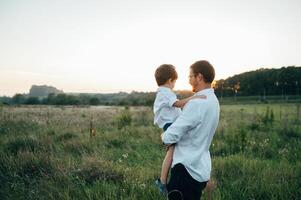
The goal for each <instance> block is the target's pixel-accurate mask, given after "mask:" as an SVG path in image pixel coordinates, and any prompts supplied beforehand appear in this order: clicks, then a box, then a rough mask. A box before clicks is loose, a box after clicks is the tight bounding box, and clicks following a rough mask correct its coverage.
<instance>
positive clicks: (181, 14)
mask: <svg viewBox="0 0 301 200" xmlns="http://www.w3.org/2000/svg"><path fill="white" fill-rule="evenodd" d="M300 10H301V1H300V0H285V1H284V0H252V1H245V0H227V1H222V0H220V1H218V0H185V1H183V0H181V1H180V0H148V1H146V0H97V1H96V0H81V1H79V0H26V1H24V0H0V96H3V95H6V96H12V95H14V94H16V93H28V92H29V89H30V87H31V85H34V84H35V85H44V84H46V85H51V86H54V87H57V88H58V89H61V90H63V91H64V92H87V93H110V92H119V91H125V92H131V91H155V90H156V88H157V85H156V82H155V79H154V72H155V70H156V68H157V67H158V66H159V65H161V64H163V63H168V64H173V65H174V66H175V67H176V69H177V71H178V74H179V79H178V81H177V83H176V87H175V89H177V90H182V89H191V87H190V86H189V84H188V74H189V66H190V65H191V64H192V63H194V62H195V61H197V60H208V61H209V62H210V63H211V64H212V65H213V66H214V68H215V71H216V80H219V79H222V78H223V79H225V78H227V77H229V76H233V75H235V74H239V73H242V72H246V71H251V70H256V69H258V68H262V67H264V68H280V67H282V66H291V65H295V66H301V37H300V35H301V12H300Z"/></svg>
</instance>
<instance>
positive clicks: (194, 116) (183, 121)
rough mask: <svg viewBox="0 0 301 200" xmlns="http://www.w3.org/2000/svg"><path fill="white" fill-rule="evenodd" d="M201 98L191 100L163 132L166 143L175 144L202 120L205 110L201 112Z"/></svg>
mask: <svg viewBox="0 0 301 200" xmlns="http://www.w3.org/2000/svg"><path fill="white" fill-rule="evenodd" d="M200 101H201V100H198V99H196V100H190V101H189V102H188V103H187V104H186V106H185V107H184V109H183V112H182V114H181V115H180V116H179V117H178V119H177V120H176V121H175V122H174V123H173V124H172V125H171V126H170V127H169V128H168V129H167V131H165V132H164V133H163V137H162V140H163V143H164V144H174V143H177V142H178V141H180V139H181V137H182V136H183V135H184V134H185V133H187V131H189V130H191V129H193V128H194V127H196V126H197V125H198V124H199V123H201V121H202V117H203V115H204V113H203V112H204V111H202V112H200V109H199V106H200V104H201V102H200Z"/></svg>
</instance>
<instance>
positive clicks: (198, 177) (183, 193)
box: [162, 60, 220, 200]
mask: <svg viewBox="0 0 301 200" xmlns="http://www.w3.org/2000/svg"><path fill="white" fill-rule="evenodd" d="M214 77H215V71H214V68H213V67H212V65H211V64H210V63H209V62H208V61H204V60H201V61H197V62H195V63H194V64H192V65H191V67H190V75H189V83H190V85H191V86H192V91H193V92H195V95H205V96H207V98H206V99H193V100H190V101H189V102H188V103H187V104H186V105H185V107H184V109H183V112H182V113H181V115H180V116H179V117H178V118H177V120H176V121H175V122H174V123H173V124H172V125H171V126H170V127H169V128H168V129H167V131H165V132H164V133H163V135H162V140H163V142H164V144H166V145H169V144H176V145H175V149H174V155H173V162H172V169H171V177H170V180H169V183H168V185H167V190H168V198H169V200H175V199H184V200H199V199H200V198H201V195H202V190H203V189H204V188H205V187H206V184H207V182H208V180H209V179H210V173H211V158H210V152H209V147H210V144H211V141H212V138H213V135H214V133H215V130H216V128H217V125H218V121H219V113H220V107H219V102H218V100H217V98H216V96H215V94H214V90H213V89H212V88H211V83H212V81H213V80H214Z"/></svg>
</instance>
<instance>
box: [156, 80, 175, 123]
mask: <svg viewBox="0 0 301 200" xmlns="http://www.w3.org/2000/svg"><path fill="white" fill-rule="evenodd" d="M177 100H178V99H177V96H176V95H175V93H174V92H173V91H172V90H171V89H170V88H167V87H163V86H161V87H159V88H158V90H157V95H156V99H155V102H154V124H157V125H158V126H159V127H160V128H163V127H164V125H165V124H166V123H173V122H174V121H175V120H176V119H177V118H178V117H179V115H180V113H181V109H180V108H176V107H174V106H173V104H174V103H175V102H176V101H177Z"/></svg>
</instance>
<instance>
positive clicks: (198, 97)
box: [193, 94, 207, 99]
mask: <svg viewBox="0 0 301 200" xmlns="http://www.w3.org/2000/svg"><path fill="white" fill-rule="evenodd" d="M193 98H194V99H207V96H206V95H203V94H202V95H195V96H193Z"/></svg>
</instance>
